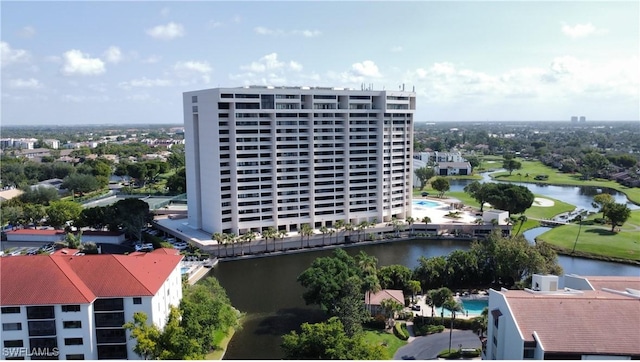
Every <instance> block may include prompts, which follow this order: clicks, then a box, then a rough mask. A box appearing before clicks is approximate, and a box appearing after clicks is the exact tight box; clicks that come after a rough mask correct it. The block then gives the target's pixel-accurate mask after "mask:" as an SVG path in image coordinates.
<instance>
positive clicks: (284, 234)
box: [273, 230, 287, 251]
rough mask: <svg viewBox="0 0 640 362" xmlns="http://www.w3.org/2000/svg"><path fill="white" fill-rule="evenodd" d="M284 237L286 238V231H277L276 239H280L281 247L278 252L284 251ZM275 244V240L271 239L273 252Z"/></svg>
mask: <svg viewBox="0 0 640 362" xmlns="http://www.w3.org/2000/svg"><path fill="white" fill-rule="evenodd" d="M285 236H287V232H286V231H284V230H280V231H278V237H279V238H280V241H281V245H280V250H281V251H284V237H285ZM275 242H276V239H273V249H274V251H275Z"/></svg>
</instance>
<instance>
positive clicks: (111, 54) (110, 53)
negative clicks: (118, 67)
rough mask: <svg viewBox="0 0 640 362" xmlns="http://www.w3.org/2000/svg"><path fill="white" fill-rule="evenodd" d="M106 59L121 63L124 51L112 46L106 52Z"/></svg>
mask: <svg viewBox="0 0 640 362" xmlns="http://www.w3.org/2000/svg"><path fill="white" fill-rule="evenodd" d="M104 57H105V60H106V61H107V62H109V63H119V62H120V61H122V52H121V51H120V48H118V47H117V46H110V47H109V49H107V50H105V52H104Z"/></svg>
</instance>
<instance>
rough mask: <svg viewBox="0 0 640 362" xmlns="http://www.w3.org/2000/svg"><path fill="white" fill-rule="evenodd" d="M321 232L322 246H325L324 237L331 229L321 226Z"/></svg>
mask: <svg viewBox="0 0 640 362" xmlns="http://www.w3.org/2000/svg"><path fill="white" fill-rule="evenodd" d="M320 232H321V233H322V246H324V237H325V235H327V233H328V232H329V228H327V227H326V226H324V225H322V226H320Z"/></svg>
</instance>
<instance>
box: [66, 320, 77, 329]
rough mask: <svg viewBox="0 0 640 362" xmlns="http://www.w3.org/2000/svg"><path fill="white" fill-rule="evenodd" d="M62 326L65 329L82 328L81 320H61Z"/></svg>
mask: <svg viewBox="0 0 640 362" xmlns="http://www.w3.org/2000/svg"><path fill="white" fill-rule="evenodd" d="M62 327H63V328H65V329H69V328H82V322H81V321H64V322H62Z"/></svg>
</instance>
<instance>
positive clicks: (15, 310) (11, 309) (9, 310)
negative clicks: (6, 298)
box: [2, 307, 20, 314]
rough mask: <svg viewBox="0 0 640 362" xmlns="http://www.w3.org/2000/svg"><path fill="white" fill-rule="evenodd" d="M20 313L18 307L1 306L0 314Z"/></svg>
mask: <svg viewBox="0 0 640 362" xmlns="http://www.w3.org/2000/svg"><path fill="white" fill-rule="evenodd" d="M13 313H20V307H2V314H13Z"/></svg>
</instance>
